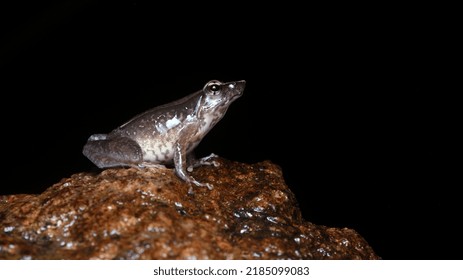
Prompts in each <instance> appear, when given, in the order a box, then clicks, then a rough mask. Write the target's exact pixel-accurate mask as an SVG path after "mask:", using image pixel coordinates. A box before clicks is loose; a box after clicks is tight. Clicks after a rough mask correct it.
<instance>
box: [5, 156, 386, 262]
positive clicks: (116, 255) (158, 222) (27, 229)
mask: <svg viewBox="0 0 463 280" xmlns="http://www.w3.org/2000/svg"><path fill="white" fill-rule="evenodd" d="M218 161H219V162H220V166H219V167H214V166H203V167H199V168H197V169H195V171H194V172H193V176H195V178H196V179H198V180H199V181H202V182H210V183H212V184H213V185H214V189H213V190H209V189H207V188H205V187H195V188H194V193H193V194H188V189H189V186H188V185H187V184H185V183H184V182H182V181H181V180H180V179H179V178H178V177H177V176H176V175H175V174H174V173H173V170H172V169H167V168H158V169H144V170H138V169H134V168H130V169H125V168H121V169H108V170H105V171H103V172H101V173H100V174H91V173H79V174H75V175H73V176H71V177H70V178H66V179H63V180H61V181H60V182H59V183H57V184H55V185H53V186H51V187H50V188H48V189H47V190H46V191H45V192H43V193H42V194H40V195H10V196H0V259H379V257H378V256H377V255H376V254H375V253H374V251H373V250H372V248H371V247H370V246H369V245H368V244H367V242H366V241H365V240H364V239H363V238H362V237H361V236H360V235H359V234H358V233H356V232H355V231H354V230H352V229H347V228H343V229H340V228H328V227H325V226H319V225H314V224H312V223H310V222H307V221H305V220H303V219H302V216H301V213H300V210H299V208H298V207H297V202H296V199H295V197H294V194H293V193H292V192H291V191H290V190H289V188H288V187H287V186H286V185H285V183H284V180H283V176H282V172H281V170H280V168H279V167H278V166H276V165H274V164H272V163H271V162H268V161H265V162H261V163H256V164H243V163H237V162H230V161H227V160H224V159H221V158H219V159H218Z"/></svg>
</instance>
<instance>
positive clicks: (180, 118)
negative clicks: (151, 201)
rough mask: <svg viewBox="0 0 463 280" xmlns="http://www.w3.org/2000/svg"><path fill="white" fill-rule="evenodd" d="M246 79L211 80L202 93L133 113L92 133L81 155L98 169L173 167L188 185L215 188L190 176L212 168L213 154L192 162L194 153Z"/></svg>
mask: <svg viewBox="0 0 463 280" xmlns="http://www.w3.org/2000/svg"><path fill="white" fill-rule="evenodd" d="M245 85H246V81H245V80H238V81H231V82H221V81H219V80H210V81H209V82H207V83H206V84H205V85H204V86H203V88H202V89H201V90H198V91H196V92H194V93H191V94H189V95H187V96H185V97H183V98H181V99H179V100H176V101H172V102H170V103H167V104H164V105H160V106H157V107H154V108H152V109H149V110H147V111H145V112H143V113H141V114H138V115H136V116H135V117H133V118H131V119H130V120H129V121H127V122H125V123H123V124H122V125H120V126H119V127H117V128H116V129H114V130H112V131H111V132H109V133H107V134H93V135H91V136H90V137H89V138H88V139H87V142H86V144H85V145H84V148H83V151H82V152H83V154H84V155H85V156H86V157H87V158H88V159H89V160H90V161H91V162H92V163H93V164H95V165H96V166H97V167H98V168H101V169H106V168H113V167H136V168H160V167H165V165H173V167H174V170H175V174H176V175H177V176H178V177H179V178H180V179H181V180H183V181H185V182H186V183H188V184H189V185H190V189H189V193H191V192H192V187H191V186H192V185H196V186H201V187H207V188H208V189H210V190H212V189H213V186H212V184H210V183H207V182H199V181H198V180H196V179H195V178H194V177H193V176H191V175H190V174H189V172H192V171H193V169H194V168H196V167H198V166H201V165H211V164H214V165H216V164H217V163H216V162H215V161H213V160H212V163H211V159H213V158H214V157H216V155H215V154H211V155H210V156H207V157H204V158H201V159H196V157H195V156H194V149H195V148H196V147H197V146H198V145H199V143H200V142H201V140H202V139H203V138H204V137H205V136H206V135H207V134H208V132H209V131H210V130H211V129H212V128H213V127H214V126H215V125H216V124H217V123H218V122H219V121H220V120H221V119H222V118H223V117H224V115H225V113H226V112H227V110H228V108H229V106H230V105H231V104H232V103H233V102H234V101H235V100H236V99H238V98H239V97H240V96H242V94H243V91H244V88H245Z"/></svg>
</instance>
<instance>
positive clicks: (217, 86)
mask: <svg viewBox="0 0 463 280" xmlns="http://www.w3.org/2000/svg"><path fill="white" fill-rule="evenodd" d="M221 88H222V83H221V82H219V81H210V82H209V83H207V84H206V86H205V88H204V89H205V90H206V92H207V93H208V94H213V95H217V94H219V93H220V90H221Z"/></svg>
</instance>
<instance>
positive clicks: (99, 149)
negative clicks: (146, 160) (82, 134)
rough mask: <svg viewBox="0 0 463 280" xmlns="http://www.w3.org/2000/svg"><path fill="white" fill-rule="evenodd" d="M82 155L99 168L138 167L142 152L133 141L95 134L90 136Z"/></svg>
mask: <svg viewBox="0 0 463 280" xmlns="http://www.w3.org/2000/svg"><path fill="white" fill-rule="evenodd" d="M83 154H84V155H85V156H86V157H87V158H88V159H90V160H91V161H92V162H93V163H94V164H95V165H96V166H98V167H99V168H108V167H115V166H140V164H141V163H142V162H143V152H142V150H141V148H140V146H139V145H138V143H137V142H135V141H134V140H132V139H130V138H127V137H122V136H108V135H106V134H95V135H92V136H90V138H89V139H88V141H87V144H85V146H84V149H83Z"/></svg>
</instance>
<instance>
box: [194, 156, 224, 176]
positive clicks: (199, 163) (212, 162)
mask: <svg viewBox="0 0 463 280" xmlns="http://www.w3.org/2000/svg"><path fill="white" fill-rule="evenodd" d="M217 157H219V156H218V155H216V154H214V153H211V154H210V155H208V156H207V157H203V158H200V159H198V160H192V161H191V162H192V164H190V165H189V166H188V168H187V170H188V172H192V171H193V169H194V168H196V167H198V166H202V165H214V167H218V166H220V163H218V162H217V161H215V160H213V159H214V158H217ZM211 159H212V160H211Z"/></svg>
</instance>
